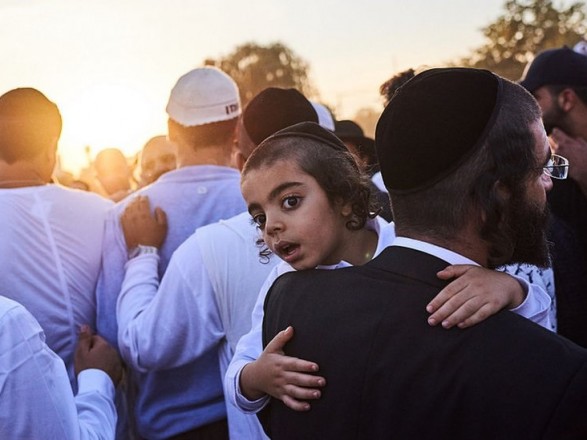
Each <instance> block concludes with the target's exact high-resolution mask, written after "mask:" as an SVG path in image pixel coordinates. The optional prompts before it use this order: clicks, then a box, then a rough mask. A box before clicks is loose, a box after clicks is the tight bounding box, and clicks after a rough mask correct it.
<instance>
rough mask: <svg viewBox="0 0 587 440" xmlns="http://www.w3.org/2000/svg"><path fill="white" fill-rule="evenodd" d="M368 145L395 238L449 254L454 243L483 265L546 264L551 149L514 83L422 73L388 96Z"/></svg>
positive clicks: (473, 74)
mask: <svg viewBox="0 0 587 440" xmlns="http://www.w3.org/2000/svg"><path fill="white" fill-rule="evenodd" d="M375 142H376V147H377V154H378V156H379V162H380V166H381V172H382V175H383V180H384V182H385V185H386V187H387V189H388V190H389V193H390V198H391V203H392V210H393V214H394V221H395V224H396V230H397V233H398V235H403V236H407V237H411V238H416V239H422V240H425V241H431V242H432V243H434V244H439V245H441V246H445V247H448V248H449V249H450V248H451V243H461V242H462V241H463V239H464V240H465V241H466V242H467V243H465V244H466V245H467V246H472V247H474V248H475V249H477V250H478V249H481V253H482V254H483V255H484V257H483V259H484V261H478V262H479V263H480V264H484V265H486V266H488V267H497V266H500V265H503V264H506V263H510V262H523V263H530V264H537V265H540V266H544V265H546V264H547V263H548V248H547V244H546V239H545V229H546V221H547V204H546V191H548V190H549V189H550V188H551V186H552V181H551V180H550V177H549V176H548V175H546V174H545V173H544V168H543V167H544V166H546V164H547V163H548V161H549V159H550V156H551V153H550V148H549V144H548V141H547V138H546V133H545V132H544V128H543V125H542V122H541V120H540V108H539V106H538V104H537V103H536V101H535V100H534V98H533V97H532V96H531V95H530V94H529V93H528V92H527V91H525V90H524V89H523V88H522V87H521V86H519V85H517V84H514V83H512V82H510V81H508V80H505V79H503V78H500V77H498V76H497V75H494V74H493V73H491V72H488V71H485V70H477V69H465V68H446V69H431V70H428V71H425V72H423V73H421V74H419V75H418V76H416V77H415V78H414V79H413V80H411V81H410V82H409V83H407V84H406V85H405V86H404V87H402V88H401V89H399V91H398V92H396V94H395V95H394V97H393V99H392V100H391V102H390V103H389V105H388V106H387V108H386V109H385V111H384V112H383V114H382V116H381V118H380V120H379V122H378V125H377V132H376V139H375ZM466 237H468V238H466ZM471 237H472V238H471Z"/></svg>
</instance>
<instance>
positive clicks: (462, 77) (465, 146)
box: [375, 68, 502, 194]
mask: <svg viewBox="0 0 587 440" xmlns="http://www.w3.org/2000/svg"><path fill="white" fill-rule="evenodd" d="M501 81H502V80H501V78H499V77H498V76H497V75H494V74H493V73H491V72H489V71H486V70H479V69H465V68H447V69H431V70H427V71H425V72H423V73H421V74H419V75H417V76H415V77H414V78H412V79H411V80H410V81H408V82H407V83H406V84H405V85H404V86H403V87H401V88H400V89H399V90H398V91H397V92H396V93H395V95H394V96H393V98H392V99H391V102H390V103H389V104H388V105H387V107H386V108H385V110H384V111H383V114H382V115H381V118H380V119H379V122H378V123H377V130H376V134H375V146H376V149H377V157H378V159H379V166H380V168H381V173H382V176H383V181H384V182H385V186H386V187H387V189H388V190H389V192H390V193H391V194H393V193H408V192H414V191H418V190H421V189H425V188H427V187H429V186H432V185H433V184H434V183H436V182H438V181H439V180H441V179H442V178H443V177H445V176H447V175H449V174H450V173H451V172H453V171H454V170H456V169H457V168H458V167H459V166H460V165H461V164H462V163H463V162H464V161H465V160H466V159H468V158H469V157H470V156H471V155H472V154H473V153H475V152H476V151H477V150H478V148H479V147H480V146H481V145H483V142H484V141H485V138H486V136H487V133H488V132H489V130H490V129H491V127H492V126H493V123H494V122H495V119H496V117H497V114H498V112H499V109H500V106H501V89H502V87H501Z"/></svg>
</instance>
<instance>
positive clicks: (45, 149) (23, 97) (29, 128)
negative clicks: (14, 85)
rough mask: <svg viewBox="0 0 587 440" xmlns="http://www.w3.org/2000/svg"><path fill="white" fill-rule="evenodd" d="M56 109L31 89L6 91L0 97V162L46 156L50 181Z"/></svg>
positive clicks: (57, 123)
mask: <svg viewBox="0 0 587 440" xmlns="http://www.w3.org/2000/svg"><path fill="white" fill-rule="evenodd" d="M61 127H62V121H61V114H60V113H59V109H58V108H57V106H56V105H55V104H54V103H53V102H51V101H49V100H48V99H47V97H46V96H45V95H43V94H42V93H41V92H39V91H38V90H36V89H33V88H19V89H14V90H10V91H9V92H7V93H5V94H4V95H2V96H0V160H2V161H3V162H5V163H6V164H9V165H11V164H14V163H15V162H19V161H33V160H35V159H37V158H39V157H41V156H47V160H44V158H43V160H41V162H43V163H46V165H47V168H48V169H49V171H48V173H44V174H47V176H45V177H50V176H51V172H52V171H53V167H54V165H55V154H56V149H57V142H58V140H59V136H60V135H61Z"/></svg>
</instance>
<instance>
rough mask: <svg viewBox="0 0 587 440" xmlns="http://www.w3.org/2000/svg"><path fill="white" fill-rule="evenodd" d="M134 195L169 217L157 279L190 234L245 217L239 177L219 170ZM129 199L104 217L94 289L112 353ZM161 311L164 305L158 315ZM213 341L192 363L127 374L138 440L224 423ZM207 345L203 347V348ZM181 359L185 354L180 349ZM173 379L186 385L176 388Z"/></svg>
mask: <svg viewBox="0 0 587 440" xmlns="http://www.w3.org/2000/svg"><path fill="white" fill-rule="evenodd" d="M135 195H141V196H148V197H149V200H150V202H151V206H152V207H155V206H158V207H160V208H161V209H163V210H164V211H165V212H166V213H167V220H168V225H169V227H168V231H167V237H166V238H165V242H164V243H163V246H161V248H160V250H159V256H160V260H159V264H158V273H159V276H160V277H161V276H162V275H163V274H164V273H165V272H166V270H167V267H168V263H169V261H170V260H171V257H172V255H173V253H174V252H175V251H176V250H177V249H178V248H179V247H180V245H181V244H182V243H183V242H184V241H186V240H187V239H188V238H189V237H190V236H191V235H192V234H193V233H194V231H195V230H196V228H198V227H201V226H203V225H208V224H210V223H213V222H217V221H219V220H220V219H223V218H231V217H233V216H234V215H236V214H238V213H241V212H243V211H244V210H245V209H246V205H245V202H244V200H243V198H242V195H241V192H240V174H239V172H238V171H237V170H235V169H234V168H229V167H224V166H217V165H194V166H186V167H182V168H178V169H176V170H173V171H169V172H168V173H165V174H163V175H162V176H161V177H160V178H159V179H158V180H157V181H156V182H154V183H153V184H151V185H149V186H147V187H145V188H142V189H141V190H139V191H137V192H136V193H135ZM132 197H134V196H131V197H129V198H127V199H125V200H124V201H122V202H120V203H118V204H117V205H115V206H114V208H113V209H112V210H110V211H109V213H108V217H107V219H106V226H105V234H104V252H103V255H102V271H101V273H100V278H99V279H98V285H97V289H96V300H97V308H98V317H97V325H98V333H99V334H100V335H102V336H103V337H104V338H105V339H106V340H107V341H108V342H110V343H111V344H113V345H115V346H118V323H117V320H116V308H117V299H118V296H119V294H120V292H121V288H122V282H123V279H124V274H125V269H124V268H125V264H126V262H127V260H128V258H127V250H126V245H125V242H124V234H123V232H122V228H121V226H120V222H119V218H120V215H121V214H122V212H123V211H124V209H125V207H126V206H127V204H128V202H129V201H130V200H132ZM141 258H144V257H141ZM155 282H157V281H156V280H155ZM157 284H158V283H157ZM156 291H157V289H156V288H155V289H154V292H156ZM166 292H167V290H166ZM133 301H134V300H133ZM147 302H148V300H147ZM163 303H165V301H163ZM166 307H167V305H166V304H164V306H163V307H161V310H164V309H165V308H166ZM210 324H211V325H212V323H211V321H210ZM205 331H206V333H205V334H206V335H210V334H211V333H214V332H215V329H214V328H213V327H211V328H210V329H206V330H205ZM159 337H160V336H159V335H157V338H159ZM161 337H163V336H161ZM214 337H215V338H217V343H218V346H217V347H209V349H208V351H207V352H206V353H204V354H203V355H202V356H199V357H198V359H197V360H194V362H190V363H189V364H185V365H182V366H181V367H177V368H172V369H156V370H154V369H149V368H148V365H149V362H146V364H145V365H146V369H149V371H148V372H146V373H141V372H139V371H136V370H134V371H132V377H133V379H134V380H135V381H136V383H137V387H138V392H137V393H136V395H135V396H133V398H134V402H131V404H132V403H134V414H135V417H136V419H137V422H136V426H137V429H138V431H139V434H140V435H141V436H142V437H145V438H167V437H172V436H174V435H177V434H180V433H183V432H186V431H190V430H192V429H195V428H198V427H200V426H204V425H206V424H208V423H211V422H214V421H218V420H220V419H222V418H224V417H225V415H226V405H225V402H224V396H223V392H222V380H221V376H220V364H219V359H218V347H219V346H220V343H221V340H220V338H221V335H218V334H216V335H214ZM157 338H155V339H157ZM205 345H206V344H202V347H203V346H205ZM191 348H192V347H190V349H191ZM196 350H197V348H196ZM181 351H182V352H183V351H186V352H187V351H189V350H185V347H182V350H181ZM139 364H142V363H141V362H139ZM178 377H183V378H189V380H188V381H187V382H185V383H182V382H179V381H178V379H177V378H178ZM186 380H187V379H186Z"/></svg>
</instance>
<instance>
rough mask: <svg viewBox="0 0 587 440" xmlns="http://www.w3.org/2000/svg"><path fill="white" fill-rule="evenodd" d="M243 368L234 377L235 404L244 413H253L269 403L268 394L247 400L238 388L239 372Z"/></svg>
mask: <svg viewBox="0 0 587 440" xmlns="http://www.w3.org/2000/svg"><path fill="white" fill-rule="evenodd" d="M242 371H243V369H242V368H241V369H240V370H239V372H238V374H237V375H236V377H235V378H234V380H235V383H234V387H235V390H236V391H235V397H236V403H237V406H238V407H239V408H240V409H241V411H243V412H244V413H245V414H255V413H258V412H259V411H261V410H262V409H263V408H265V407H266V406H267V404H268V403H269V396H268V395H265V396H263V397H261V398H259V399H257V400H249V399H247V398H246V397H245V396H244V395H243V394H242V392H241V388H240V380H241V372H242Z"/></svg>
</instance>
